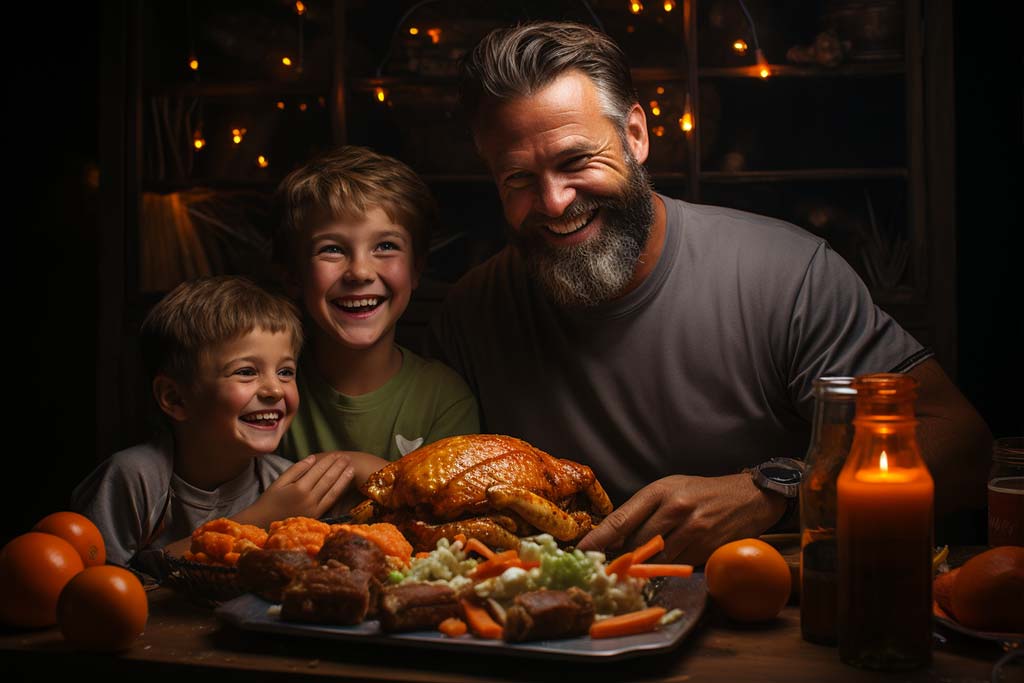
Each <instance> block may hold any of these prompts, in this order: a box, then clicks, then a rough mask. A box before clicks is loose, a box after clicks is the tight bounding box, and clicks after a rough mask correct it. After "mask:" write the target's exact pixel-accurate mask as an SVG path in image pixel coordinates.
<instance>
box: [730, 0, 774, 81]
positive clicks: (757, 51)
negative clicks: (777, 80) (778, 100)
mask: <svg viewBox="0 0 1024 683" xmlns="http://www.w3.org/2000/svg"><path fill="white" fill-rule="evenodd" d="M736 2H737V3H738V4H739V6H740V9H741V10H743V14H744V16H746V18H747V23H748V24H750V37H751V38H753V39H754V57H755V59H756V60H757V66H756V67H754V73H756V74H757V75H758V76H760V77H761V78H768V77H769V76H771V75H772V70H771V68H769V66H768V60H767V59H765V56H764V52H763V51H762V50H761V43H759V42H758V40H757V26H756V25H755V24H754V17H752V16H750V10H748V9H747V5H746V3H745V2H743V0H736ZM737 42H738V41H737ZM735 45H736V44H735V43H733V48H734V49H735Z"/></svg>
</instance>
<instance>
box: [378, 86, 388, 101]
mask: <svg viewBox="0 0 1024 683" xmlns="http://www.w3.org/2000/svg"><path fill="white" fill-rule="evenodd" d="M375 92H376V93H377V101H378V102H383V101H384V100H386V99H387V98H388V92H387V91H386V90H385V89H384V88H382V87H380V86H377V89H376V90H375Z"/></svg>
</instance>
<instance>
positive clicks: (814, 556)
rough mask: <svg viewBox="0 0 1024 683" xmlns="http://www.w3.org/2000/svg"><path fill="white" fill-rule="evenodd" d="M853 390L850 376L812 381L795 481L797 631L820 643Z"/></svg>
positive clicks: (829, 634)
mask: <svg viewBox="0 0 1024 683" xmlns="http://www.w3.org/2000/svg"><path fill="white" fill-rule="evenodd" d="M856 395H857V392H856V390H855V389H854V388H853V378H852V377H821V378H819V379H816V380H815V381H814V421H813V424H812V431H811V443H810V445H809V447H808V449H807V456H806V457H805V458H804V462H805V464H806V469H805V471H804V476H803V481H801V483H800V633H801V635H802V636H803V638H804V640H807V641H810V642H812V643H819V644H821V645H835V644H836V609H837V601H838V594H837V593H838V590H839V588H838V586H839V570H838V562H837V552H838V550H837V547H836V480H837V479H838V478H839V472H840V470H842V469H843V464H844V463H845V462H846V455H847V453H849V452H850V444H851V442H852V441H853V411H854V398H855V397H856Z"/></svg>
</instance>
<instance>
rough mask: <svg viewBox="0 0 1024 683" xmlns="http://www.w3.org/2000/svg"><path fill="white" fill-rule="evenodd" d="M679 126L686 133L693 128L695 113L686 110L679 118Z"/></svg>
mask: <svg viewBox="0 0 1024 683" xmlns="http://www.w3.org/2000/svg"><path fill="white" fill-rule="evenodd" d="M679 127H680V128H681V129H682V131H683V132H684V133H689V132H690V131H691V130H693V114H691V113H689V112H686V113H685V114H683V115H682V116H681V117H680V118H679Z"/></svg>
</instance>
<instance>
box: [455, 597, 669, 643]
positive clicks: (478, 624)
mask: <svg viewBox="0 0 1024 683" xmlns="http://www.w3.org/2000/svg"><path fill="white" fill-rule="evenodd" d="M461 602H462V610H463V611H464V612H465V613H466V621H467V622H468V623H469V628H470V630H472V631H473V635H475V636H477V637H478V638H490V639H491V640H498V639H500V638H501V635H502V629H501V625H500V624H499V623H498V622H496V621H495V620H494V619H493V618H491V615H490V614H488V613H487V610H485V609H484V608H483V607H478V606H477V605H474V604H473V603H471V602H470V601H469V600H462V601H461ZM662 611H664V610H662Z"/></svg>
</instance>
